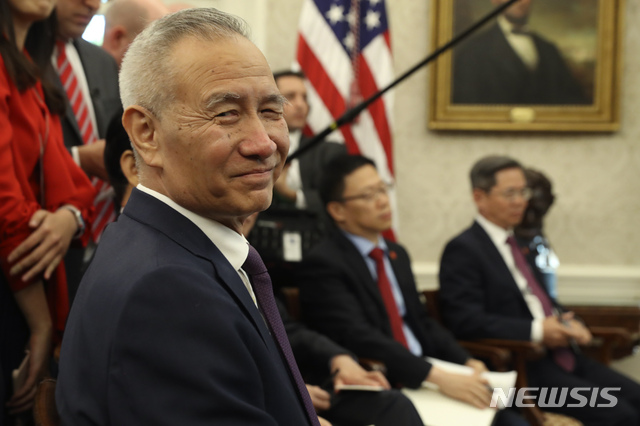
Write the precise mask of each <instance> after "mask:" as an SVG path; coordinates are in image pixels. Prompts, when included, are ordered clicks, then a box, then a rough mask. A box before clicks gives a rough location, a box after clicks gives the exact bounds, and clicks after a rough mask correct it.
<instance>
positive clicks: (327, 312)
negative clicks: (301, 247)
mask: <svg viewBox="0 0 640 426" xmlns="http://www.w3.org/2000/svg"><path fill="white" fill-rule="evenodd" d="M339 256H340V254H339V253H335V252H333V253H325V254H322V253H319V251H318V250H316V251H315V253H314V254H312V255H311V256H310V257H309V258H308V261H306V262H305V265H304V268H303V270H304V272H303V277H302V278H303V279H302V280H301V281H300V282H301V283H302V284H301V293H300V296H301V303H302V308H303V309H302V312H303V314H304V316H305V320H306V321H308V323H309V325H310V326H311V327H312V328H314V329H316V330H318V331H320V332H321V333H323V334H325V335H326V336H328V337H330V338H332V339H333V340H334V341H336V342H337V343H338V344H341V345H343V346H345V347H346V348H347V349H349V350H351V351H353V352H354V353H355V354H356V355H357V356H359V357H364V358H372V359H376V360H380V361H382V362H384V363H385V365H386V367H387V372H388V377H389V380H390V381H391V382H399V383H402V384H403V385H405V386H408V387H412V388H417V387H419V386H420V385H421V383H422V381H423V380H425V378H426V377H427V375H428V374H429V371H430V369H431V364H430V363H427V362H426V361H424V360H423V359H422V358H420V357H417V356H415V355H413V354H412V353H411V352H409V351H408V350H407V349H406V348H405V347H404V346H403V345H402V344H400V343H398V342H396V341H395V340H394V339H393V337H391V336H390V335H387V334H386V333H385V332H383V331H382V328H381V327H380V324H374V323H373V322H372V321H371V320H370V318H371V315H368V314H367V312H366V310H371V309H376V308H375V307H373V306H370V305H369V306H364V305H363V304H364V303H366V302H365V301H364V300H361V299H360V298H359V297H358V295H357V294H356V290H354V287H353V285H354V280H356V279H357V277H356V276H354V273H353V271H351V270H350V268H349V266H348V265H346V264H345V263H344V262H343V261H342V260H341V259H336V258H334V257H339ZM374 315H376V316H378V317H379V318H380V320H381V321H382V319H383V318H384V313H382V312H380V313H379V314H378V313H376V314H374Z"/></svg>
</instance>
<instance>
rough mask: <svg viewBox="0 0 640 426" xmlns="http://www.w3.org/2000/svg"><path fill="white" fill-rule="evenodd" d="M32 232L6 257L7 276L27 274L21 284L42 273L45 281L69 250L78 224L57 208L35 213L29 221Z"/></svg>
mask: <svg viewBox="0 0 640 426" xmlns="http://www.w3.org/2000/svg"><path fill="white" fill-rule="evenodd" d="M29 227H31V228H33V229H34V231H33V232H32V233H31V235H29V236H28V237H27V238H26V239H25V240H24V241H23V242H22V243H20V245H19V246H18V247H16V248H15V249H14V250H13V251H12V252H11V253H10V254H9V257H8V258H7V260H8V261H9V263H13V262H16V261H17V263H16V264H14V265H13V266H12V267H11V270H10V273H11V275H18V274H21V273H23V272H24V271H25V270H26V271H27V272H26V273H25V274H24V275H23V276H22V280H23V281H29V280H30V279H32V278H34V277H35V276H36V275H38V274H40V273H42V272H43V271H44V278H45V279H49V278H50V277H51V274H52V273H53V271H54V270H55V269H56V267H57V266H58V264H59V263H60V262H61V261H62V259H63V258H64V255H65V254H66V253H67V250H68V249H69V244H70V243H71V240H72V239H73V236H74V235H75V233H76V231H77V230H78V223H77V222H76V218H75V216H74V215H73V213H72V212H71V211H69V210H67V209H65V208H60V209H58V210H57V211H56V212H54V213H51V212H49V211H47V210H38V211H36V212H35V213H34V214H33V216H31V220H30V221H29Z"/></svg>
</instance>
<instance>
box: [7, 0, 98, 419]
mask: <svg viewBox="0 0 640 426" xmlns="http://www.w3.org/2000/svg"><path fill="white" fill-rule="evenodd" d="M54 6H55V0H0V26H1V28H0V56H1V57H0V266H1V274H0V379H1V382H0V401H1V402H2V405H3V409H2V417H0V420H2V421H0V424H4V423H7V424H11V423H10V422H11V420H10V416H11V415H14V414H17V413H21V412H25V411H28V410H29V409H30V408H31V406H32V404H33V397H34V395H35V389H36V385H37V382H38V380H39V379H40V378H41V377H42V376H43V375H44V374H45V372H46V371H47V367H48V362H49V359H50V355H51V347H52V343H56V342H57V341H59V340H60V338H61V334H62V331H63V329H64V323H65V320H66V317H67V313H68V309H69V307H68V304H69V303H68V297H67V288H66V278H65V272H64V265H63V264H62V263H61V261H62V259H63V257H64V255H65V253H66V251H67V249H68V248H69V244H70V243H71V241H72V240H73V239H74V238H75V239H78V240H80V241H82V240H83V239H84V240H85V241H86V239H87V238H88V235H87V232H86V229H89V228H90V227H89V226H88V225H89V221H90V220H91V215H92V203H93V197H94V190H93V186H92V185H91V183H90V182H89V180H88V178H87V177H86V176H85V174H84V173H83V172H82V170H80V168H78V167H77V166H76V164H75V163H74V162H73V159H72V158H71V156H70V154H69V153H68V152H67V150H66V149H65V147H64V144H63V139H62V129H61V127H60V120H59V115H60V114H63V113H64V110H65V104H64V98H63V97H62V95H61V94H60V93H59V91H58V90H57V88H56V87H55V85H54V84H52V83H50V81H53V80H51V79H50V78H48V76H49V75H50V74H49V73H51V72H53V68H52V65H51V59H50V58H51V53H52V50H53V44H54V40H55V38H54V34H55V32H54V30H55V16H53V15H52V10H53V8H54ZM25 349H28V350H29V352H30V355H29V360H28V362H27V364H26V366H27V367H26V372H27V374H26V380H25V381H24V383H23V384H22V385H21V386H18V388H17V389H12V384H11V371H12V370H13V369H15V368H18V366H19V365H20V362H21V361H22V360H23V359H24V358H25Z"/></svg>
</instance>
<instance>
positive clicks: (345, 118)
mask: <svg viewBox="0 0 640 426" xmlns="http://www.w3.org/2000/svg"><path fill="white" fill-rule="evenodd" d="M517 1H519V0H509V1H508V2H506V3H504V4H501V5H500V6H498V7H497V8H495V9H494V10H493V11H491V12H490V13H489V14H487V15H486V16H485V17H484V18H482V19H480V20H479V21H478V22H476V23H475V24H473V25H471V26H470V27H469V28H467V29H466V30H464V31H463V32H462V33H460V34H458V35H457V36H455V37H454V38H452V39H451V40H450V41H449V42H447V43H445V44H443V45H442V46H440V47H439V48H437V49H436V50H435V51H434V52H433V53H431V54H430V55H429V56H427V57H426V58H425V59H423V60H422V61H421V62H419V63H418V64H416V65H414V66H413V67H412V68H410V69H409V70H408V71H406V72H405V73H404V74H402V75H401V76H400V77H398V78H397V79H396V80H395V81H393V82H391V83H390V84H389V85H388V86H387V87H385V88H383V89H381V90H380V91H378V92H377V93H375V94H374V95H372V96H371V97H370V98H368V99H365V100H364V101H362V102H361V103H360V104H358V105H356V106H355V107H353V108H351V109H349V110H347V111H346V112H345V113H344V114H342V116H341V117H339V118H338V119H337V120H336V121H334V122H333V123H331V124H330V125H329V126H328V127H327V128H325V129H324V130H323V131H321V132H320V133H318V134H316V135H314V136H313V137H312V138H311V139H310V140H309V142H307V143H306V144H305V145H304V146H302V147H300V148H299V149H298V150H296V151H295V152H294V153H292V154H290V155H289V156H288V157H287V163H289V162H291V161H292V160H294V159H296V158H298V157H299V156H301V155H302V154H304V153H305V152H307V151H309V150H310V149H312V148H313V147H314V146H316V145H318V144H319V143H320V142H322V141H323V140H324V138H326V137H327V136H328V135H329V134H330V133H331V132H333V131H334V130H337V129H339V128H340V127H342V126H344V125H345V124H349V123H350V122H352V121H353V120H354V119H355V118H356V117H357V116H358V115H360V113H361V112H362V111H364V110H365V109H366V108H367V107H368V106H369V105H371V104H372V103H374V102H375V101H376V100H378V98H380V97H382V96H383V95H384V94H385V93H386V92H388V91H389V90H391V89H393V88H394V87H395V86H397V85H398V84H400V83H401V82H402V81H404V80H405V79H406V78H408V77H409V76H410V75H411V74H413V73H414V72H416V71H418V70H419V69H420V68H422V67H423V66H425V65H427V64H428V63H429V62H431V61H433V60H434V59H436V58H437V57H438V56H440V55H441V54H442V53H444V52H445V51H447V50H449V49H450V48H452V47H453V46H455V45H456V44H458V43H459V42H461V41H462V40H464V39H465V38H467V37H468V36H469V35H471V34H473V33H474V32H475V31H477V30H478V29H479V28H480V27H482V26H483V25H484V24H486V23H487V22H489V21H490V20H492V19H494V18H495V17H496V16H498V15H499V14H501V13H502V12H503V11H504V10H505V9H507V8H508V7H509V6H511V5H512V4H513V3H515V2H517Z"/></svg>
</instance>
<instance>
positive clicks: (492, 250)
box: [471, 222, 529, 312]
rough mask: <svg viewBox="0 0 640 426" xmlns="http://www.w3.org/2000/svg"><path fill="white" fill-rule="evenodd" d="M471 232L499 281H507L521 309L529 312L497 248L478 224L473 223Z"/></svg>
mask: <svg viewBox="0 0 640 426" xmlns="http://www.w3.org/2000/svg"><path fill="white" fill-rule="evenodd" d="M471 232H472V233H473V234H474V235H475V236H476V238H477V240H478V243H479V244H480V246H481V247H482V249H483V252H484V253H486V254H487V256H489V257H490V262H491V265H494V266H495V272H496V273H497V274H498V275H500V280H501V281H508V282H509V283H510V284H511V285H509V288H510V289H511V291H513V292H514V295H516V298H517V299H518V300H519V301H520V303H521V305H522V307H523V308H524V309H526V310H527V312H529V307H528V306H527V302H526V301H525V300H524V296H522V292H521V291H520V288H519V287H518V284H517V283H516V281H515V279H514V278H513V274H511V271H510V270H509V267H508V266H507V264H506V263H505V262H504V259H503V258H502V255H501V254H500V252H499V251H498V248H497V247H496V246H495V244H493V241H492V240H491V237H489V235H488V234H487V233H486V232H485V230H484V229H483V228H482V226H480V224H478V222H473V226H471Z"/></svg>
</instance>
